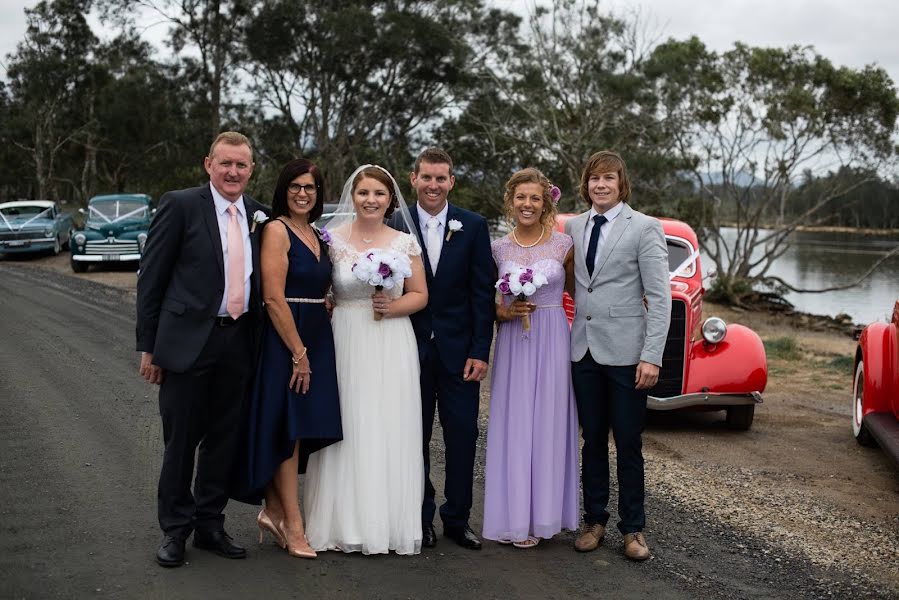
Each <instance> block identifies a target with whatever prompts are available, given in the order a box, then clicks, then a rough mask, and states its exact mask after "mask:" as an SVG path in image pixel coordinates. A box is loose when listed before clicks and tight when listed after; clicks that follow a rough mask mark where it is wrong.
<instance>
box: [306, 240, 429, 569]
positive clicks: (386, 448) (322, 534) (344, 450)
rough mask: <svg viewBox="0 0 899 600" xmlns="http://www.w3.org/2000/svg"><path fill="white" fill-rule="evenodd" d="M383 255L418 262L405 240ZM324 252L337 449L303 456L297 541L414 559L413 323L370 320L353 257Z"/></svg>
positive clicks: (419, 465) (418, 488) (337, 247)
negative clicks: (331, 304) (329, 285)
mask: <svg viewBox="0 0 899 600" xmlns="http://www.w3.org/2000/svg"><path fill="white" fill-rule="evenodd" d="M390 249H392V250H396V251H398V252H403V253H406V254H408V255H420V254H421V250H420V248H419V246H418V243H417V242H416V241H415V238H413V237H412V236H410V235H408V234H405V233H403V234H400V235H399V236H397V237H395V238H394V239H393V241H392V242H391V247H390ZM330 253H331V260H332V262H333V265H334V266H333V285H334V295H335V301H336V306H335V308H334V313H333V316H332V319H331V323H332V327H333V329H334V346H335V351H336V357H337V384H338V389H339V392H340V412H341V420H342V423H343V441H342V442H338V443H336V444H333V445H331V446H328V447H327V448H324V449H323V450H320V451H318V452H315V453H313V454H312V455H311V456H310V458H309V465H308V468H307V471H306V482H305V491H304V499H303V503H304V506H305V512H306V537H307V539H308V540H309V544H310V545H311V546H312V547H313V548H314V549H315V550H317V551H319V550H342V551H344V552H362V553H363V554H384V553H387V552H389V551H391V550H393V551H395V552H396V553H397V554H418V553H419V552H420V551H421V502H422V496H423V494H424V464H423V458H422V450H421V443H422V433H421V391H420V388H419V370H420V367H419V362H418V349H417V346H416V341H415V334H414V332H413V331H412V323H411V322H410V321H409V318H408V317H400V318H385V319H383V320H381V321H375V320H374V318H373V313H372V305H371V294H372V293H373V291H374V289H373V288H372V286H370V285H368V284H367V283H364V282H362V281H359V280H358V279H356V277H355V276H354V275H353V273H352V270H351V269H352V266H353V263H354V262H355V260H356V258H357V257H358V252H357V251H356V250H355V249H353V248H352V247H350V246H347V245H346V244H344V243H342V242H341V241H339V240H335V241H334V242H333V246H332V247H331V249H330ZM388 293H391V294H392V295H394V296H399V295H400V294H401V293H402V290H401V289H396V288H395V289H394V290H392V291H391V292H388ZM314 376H315V375H314V374H313V377H314Z"/></svg>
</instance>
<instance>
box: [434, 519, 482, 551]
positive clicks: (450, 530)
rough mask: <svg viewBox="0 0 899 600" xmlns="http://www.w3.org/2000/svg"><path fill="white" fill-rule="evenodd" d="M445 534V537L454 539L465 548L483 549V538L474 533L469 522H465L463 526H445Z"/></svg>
mask: <svg viewBox="0 0 899 600" xmlns="http://www.w3.org/2000/svg"><path fill="white" fill-rule="evenodd" d="M443 535H444V537H448V538H449V539H451V540H453V541H454V542H456V543H457V544H459V545H460V546H462V547H463V548H468V549H469V550H480V549H481V540H479V539H478V536H476V535H475V534H474V531H472V530H471V527H469V526H468V524H465V525H463V526H461V527H451V526H449V525H444V526H443Z"/></svg>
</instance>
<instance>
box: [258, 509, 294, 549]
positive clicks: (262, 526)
mask: <svg viewBox="0 0 899 600" xmlns="http://www.w3.org/2000/svg"><path fill="white" fill-rule="evenodd" d="M256 525H258V526H259V543H260V544H261V543H262V539H263V535H264V534H265V532H266V531H268V532H269V533H270V534H272V537H273V538H275V543H276V544H278V545H279V546H281V547H282V548H286V547H287V540H286V539H284V534H283V533H281V530H280V529H278V528H277V527H276V526H275V524H274V523H273V522H272V520H271V519H270V518H269V516H268V515H267V514H266V513H265V509H264V508H263V509H262V510H260V511H259V514H258V515H257V516H256Z"/></svg>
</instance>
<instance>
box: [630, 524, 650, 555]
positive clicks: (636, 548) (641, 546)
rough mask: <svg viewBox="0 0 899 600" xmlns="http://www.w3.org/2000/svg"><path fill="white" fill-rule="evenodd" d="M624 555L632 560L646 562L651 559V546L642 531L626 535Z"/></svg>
mask: <svg viewBox="0 0 899 600" xmlns="http://www.w3.org/2000/svg"><path fill="white" fill-rule="evenodd" d="M624 555H625V556H626V557H628V558H629V559H631V560H646V559H647V558H649V546H648V545H647V544H646V538H645V537H644V536H643V532H642V531H638V532H637V533H626V534H624Z"/></svg>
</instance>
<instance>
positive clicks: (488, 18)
mask: <svg viewBox="0 0 899 600" xmlns="http://www.w3.org/2000/svg"><path fill="white" fill-rule="evenodd" d="M515 22H516V19H515V18H514V17H513V16H511V15H509V14H508V13H505V12H503V11H500V10H496V9H490V8H487V7H486V6H485V5H484V3H483V2H481V1H480V0H442V1H426V0H418V1H378V0H375V1H367V2H360V1H349V2H334V1H324V2H321V1H312V0H266V1H264V2H262V3H261V4H260V6H259V8H258V9H257V10H256V11H254V13H253V15H252V17H251V18H250V19H249V23H248V26H247V29H246V37H245V40H246V41H245V48H246V52H247V67H248V69H249V71H250V73H251V75H252V80H253V84H252V93H253V94H254V95H255V96H256V97H257V98H258V99H259V102H260V105H261V107H262V109H263V110H264V111H266V112H267V113H268V114H269V115H272V116H271V118H270V121H274V123H272V126H273V128H274V129H275V130H277V131H278V132H279V133H280V135H281V136H284V135H289V138H290V140H291V142H292V144H293V147H294V152H295V153H297V154H302V155H305V156H314V157H315V158H316V159H317V160H318V161H319V162H320V163H321V164H322V166H323V167H324V172H325V177H326V180H327V183H328V186H329V188H330V189H331V190H334V191H337V190H339V186H340V185H341V184H342V182H343V178H344V177H346V176H347V175H348V174H349V172H350V171H351V170H352V169H353V168H354V167H355V166H356V165H358V164H361V163H364V162H374V161H378V162H381V163H382V164H384V166H385V167H387V168H389V169H391V170H393V171H400V172H404V171H406V170H408V169H409V167H410V162H411V156H410V153H411V152H412V151H413V147H415V146H420V145H422V144H423V143H425V141H426V140H430V139H431V134H432V132H433V131H434V129H435V127H437V126H438V125H439V124H440V123H441V122H442V121H443V119H445V117H446V115H447V113H448V112H449V111H451V110H453V109H454V107H455V106H456V103H457V101H458V100H457V94H458V90H459V89H461V88H464V87H465V86H469V85H473V83H474V80H473V78H472V76H471V73H472V71H473V70H474V69H476V68H478V66H479V65H480V64H482V63H483V62H484V61H485V60H487V57H488V56H490V53H491V52H492V49H493V48H494V47H495V46H496V44H497V43H498V41H499V40H500V39H502V38H503V36H505V35H508V34H510V33H511V32H513V31H514V29H513V26H514V23H515ZM282 139H283V137H282ZM400 179H405V178H404V177H401V178H400Z"/></svg>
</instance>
